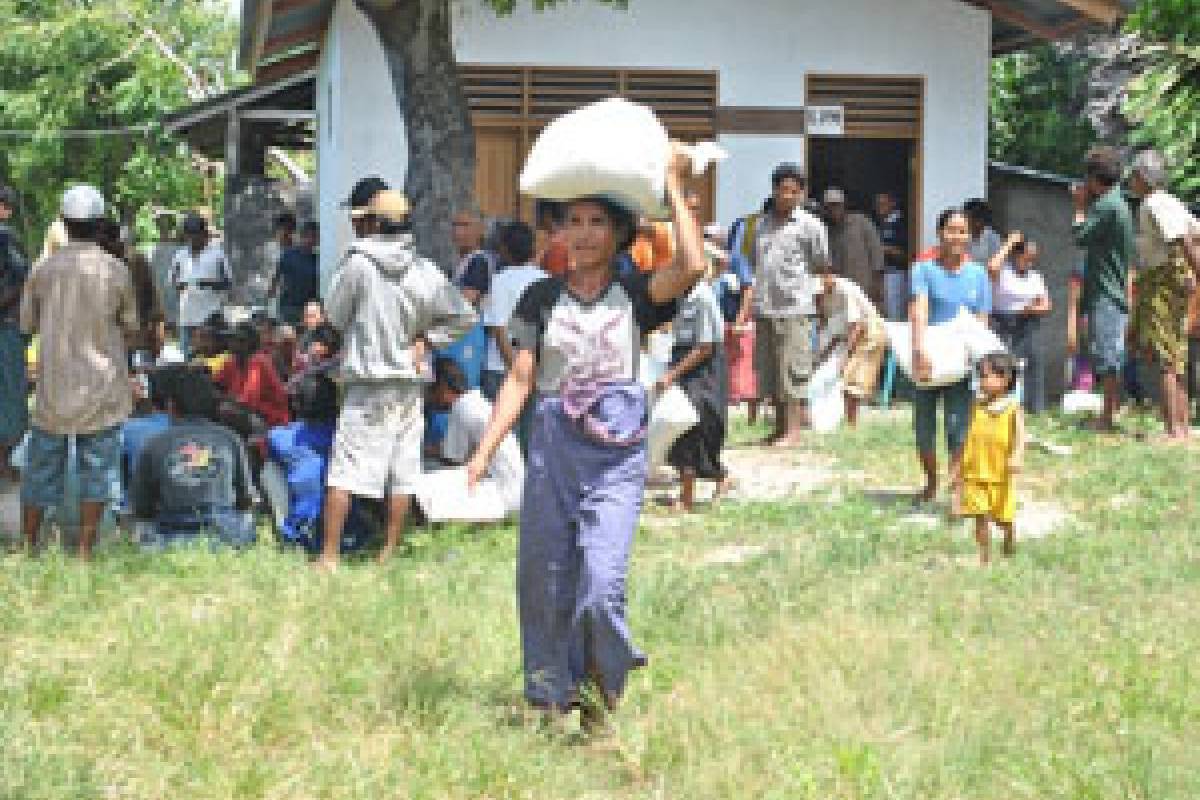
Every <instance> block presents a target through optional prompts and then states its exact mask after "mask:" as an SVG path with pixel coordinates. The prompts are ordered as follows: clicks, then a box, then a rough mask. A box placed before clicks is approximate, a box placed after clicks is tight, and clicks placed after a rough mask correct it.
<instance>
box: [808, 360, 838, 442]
mask: <svg viewBox="0 0 1200 800" xmlns="http://www.w3.org/2000/svg"><path fill="white" fill-rule="evenodd" d="M844 362H845V354H844V353H842V352H835V353H834V354H833V355H831V356H830V357H829V358H827V359H825V361H824V362H822V363H821V365H820V366H818V367H817V369H816V370H815V371H814V372H813V374H812V378H811V379H810V380H809V382H808V413H809V419H810V420H811V422H812V429H813V430H814V431H816V432H818V433H830V432H831V431H835V430H837V429H838V427H839V426H840V425H841V424H842V417H843V416H844V415H845V412H846V403H845V400H844V398H843V391H842V375H841V371H842V364H843V363H844Z"/></svg>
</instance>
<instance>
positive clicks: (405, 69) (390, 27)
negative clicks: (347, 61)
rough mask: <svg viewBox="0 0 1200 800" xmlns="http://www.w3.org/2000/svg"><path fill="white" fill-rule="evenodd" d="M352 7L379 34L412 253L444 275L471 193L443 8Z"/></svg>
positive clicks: (466, 125) (381, 2) (400, 0)
mask: <svg viewBox="0 0 1200 800" xmlns="http://www.w3.org/2000/svg"><path fill="white" fill-rule="evenodd" d="M354 1H355V5H357V6H358V8H360V9H361V10H362V11H363V13H364V14H366V16H367V19H369V20H370V21H371V24H372V26H374V28H375V31H376V33H378V34H379V40H380V42H381V43H382V45H383V49H384V53H385V54H386V57H387V63H388V69H389V70H390V72H391V76H392V89H393V91H394V92H395V95H396V103H397V104H398V105H399V107H400V109H401V112H402V113H403V114H404V127H405V130H406V131H407V134H408V169H407V177H406V179H405V187H404V191H405V193H406V194H407V195H408V199H409V201H410V202H411V203H412V206H413V217H412V219H413V231H414V233H415V234H416V240H417V247H418V249H419V251H420V252H421V253H422V254H423V255H425V256H427V257H428V258H431V259H433V260H434V261H436V262H437V263H438V264H439V265H440V266H441V267H442V268H443V269H446V270H449V269H452V268H453V266H454V265H455V262H456V261H457V258H458V256H457V254H456V252H455V249H454V245H453V243H452V241H451V238H450V231H451V227H450V222H451V217H452V216H453V214H454V211H455V209H457V208H461V207H463V206H464V205H466V204H468V203H470V202H471V201H472V199H473V196H474V193H475V132H474V130H473V129H472V128H471V113H470V109H469V108H468V107H467V98H466V95H464V94H463V90H462V84H461V82H460V81H459V77H458V66H457V63H456V62H455V59H454V44H453V42H452V40H451V36H450V33H451V20H450V0H354Z"/></svg>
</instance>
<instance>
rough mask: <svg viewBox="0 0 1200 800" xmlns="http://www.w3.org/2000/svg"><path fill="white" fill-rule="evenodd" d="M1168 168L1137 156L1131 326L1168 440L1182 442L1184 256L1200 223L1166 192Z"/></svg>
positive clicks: (1155, 156) (1189, 283)
mask: <svg viewBox="0 0 1200 800" xmlns="http://www.w3.org/2000/svg"><path fill="white" fill-rule="evenodd" d="M1166 184H1167V165H1166V161H1165V160H1164V159H1163V157H1162V156H1161V155H1160V154H1159V153H1157V152H1156V151H1154V150H1144V151H1142V152H1141V153H1139V154H1138V155H1137V157H1136V158H1135V159H1134V162H1133V169H1132V171H1131V174H1130V178H1129V188H1130V191H1131V192H1132V193H1133V194H1135V195H1136V196H1138V197H1140V198H1142V204H1141V207H1140V208H1139V209H1138V237H1137V245H1138V271H1137V291H1136V292H1135V297H1136V303H1135V306H1134V311H1133V319H1132V321H1131V327H1132V329H1133V341H1134V343H1135V345H1136V346H1137V348H1138V350H1139V351H1140V353H1141V355H1142V356H1143V357H1144V358H1146V359H1147V360H1148V361H1149V362H1151V363H1152V364H1153V365H1155V366H1157V367H1158V370H1159V374H1160V375H1161V380H1162V383H1161V386H1160V389H1159V395H1160V399H1159V402H1160V403H1161V404H1162V417H1163V423H1164V425H1165V427H1166V437H1167V438H1168V439H1170V440H1173V441H1183V440H1185V439H1187V438H1188V435H1189V433H1190V431H1191V419H1190V416H1191V415H1190V414H1189V410H1188V395H1187V362H1188V304H1189V302H1190V300H1191V298H1192V295H1193V293H1194V292H1195V290H1196V276H1195V275H1194V274H1193V273H1192V267H1191V265H1190V264H1189V263H1188V259H1187V255H1186V253H1185V251H1184V246H1185V240H1187V238H1188V237H1189V236H1200V221H1197V220H1196V218H1195V217H1194V216H1192V214H1191V213H1190V212H1189V211H1188V209H1187V206H1185V205H1184V204H1183V203H1182V202H1181V201H1180V200H1179V199H1178V198H1177V197H1175V196H1174V195H1172V194H1170V193H1168V192H1167V191H1166Z"/></svg>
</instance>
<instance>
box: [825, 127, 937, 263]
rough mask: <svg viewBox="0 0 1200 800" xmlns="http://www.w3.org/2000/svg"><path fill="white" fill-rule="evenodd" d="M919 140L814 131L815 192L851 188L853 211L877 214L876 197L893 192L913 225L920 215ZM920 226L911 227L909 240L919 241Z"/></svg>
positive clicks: (849, 199) (848, 190) (848, 196)
mask: <svg viewBox="0 0 1200 800" xmlns="http://www.w3.org/2000/svg"><path fill="white" fill-rule="evenodd" d="M916 145H917V143H916V142H915V141H913V140H911V139H853V138H842V137H838V138H834V137H818V136H811V137H809V139H808V176H809V183H810V185H811V187H812V191H811V195H812V197H813V198H814V199H816V200H819V199H820V198H821V195H822V193H824V191H825V190H826V189H828V188H829V187H831V186H836V187H838V188H839V189H842V190H843V191H844V192H845V193H846V205H847V207H848V208H849V209H850V210H851V211H862V212H863V213H865V214H868V215H872V214H874V211H875V209H874V198H875V195H876V194H877V193H879V192H891V193H892V194H894V195H895V197H896V199H897V200H898V201H899V202H900V205H901V207H902V208H903V209H904V212H905V214H907V215H908V220H909V224H910V227H911V226H913V225H914V224H915V222H916V221H917V220H920V218H921V209H920V200H919V195H918V193H917V181H916V177H915V176H916V174H917V170H916V161H915V155H916ZM918 236H919V231H918V230H916V229H911V230H909V241H910V242H914V243H915V242H918V241H919V238H918Z"/></svg>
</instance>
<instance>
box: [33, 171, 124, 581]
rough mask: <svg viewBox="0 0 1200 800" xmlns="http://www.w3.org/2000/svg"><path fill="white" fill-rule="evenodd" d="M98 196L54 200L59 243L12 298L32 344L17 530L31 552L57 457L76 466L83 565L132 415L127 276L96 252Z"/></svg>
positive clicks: (59, 492)
mask: <svg viewBox="0 0 1200 800" xmlns="http://www.w3.org/2000/svg"><path fill="white" fill-rule="evenodd" d="M103 216H104V198H103V197H102V196H101V194H100V192H99V191H98V190H97V189H95V188H94V187H92V186H75V187H73V188H71V189H69V190H67V192H66V193H65V194H64V195H63V199H62V219H63V223H64V225H65V226H66V230H67V237H68V240H67V245H66V246H65V247H63V248H62V249H60V250H58V251H57V252H56V253H54V254H53V255H52V256H50V257H49V258H47V259H46V260H44V261H41V262H39V263H38V264H37V265H36V266H35V267H34V269H33V272H32V274H31V275H30V277H29V281H28V282H27V283H26V285H25V293H24V295H23V296H22V298H21V330H22V331H24V332H25V333H26V334H37V335H38V336H39V339H40V341H39V346H38V347H39V349H38V382H37V397H36V404H35V407H34V412H33V420H32V422H33V424H32V426H31V431H30V438H29V445H28V450H27V451H26V467H25V472H24V474H23V475H22V484H21V506H22V528H23V532H24V535H25V542H26V544H27V545H28V546H29V547H30V549H32V548H33V547H34V546H35V545H36V544H37V533H38V528H39V527H41V522H42V513H43V510H44V509H45V508H47V507H49V506H57V505H59V504H60V503H61V502H62V501H63V495H64V491H63V489H64V477H65V475H66V472H67V454H68V451H69V448H70V440H71V439H74V442H75V449H76V453H77V457H78V463H79V500H80V514H79V518H80V531H79V555H80V557H81V558H83V559H87V558H90V556H91V552H92V543H93V542H94V541H95V538H96V526H97V524H98V523H99V521H100V515H101V513H102V512H103V511H104V506H105V504H106V503H108V502H109V501H111V500H112V499H114V498H113V493H114V492H113V489H114V487H115V486H117V485H118V481H119V475H120V466H121V423H122V422H123V421H124V420H125V418H126V417H128V416H129V412H130V410H131V409H132V407H133V395H132V391H131V386H130V381H129V369H128V366H127V355H126V350H125V339H124V336H125V335H126V334H132V333H134V332H135V331H137V330H138V319H137V311H136V309H137V306H136V304H135V301H134V294H133V283H132V281H131V280H130V277H129V270H128V268H127V267H126V266H125V264H123V263H122V262H121V261H120V260H118V259H116V258H113V257H112V256H110V255H109V254H108V253H106V252H104V250H102V249H100V246H99V245H97V244H96V241H95V236H96V229H97V222H98V221H99V220H100V219H101V218H102V217H103Z"/></svg>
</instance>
